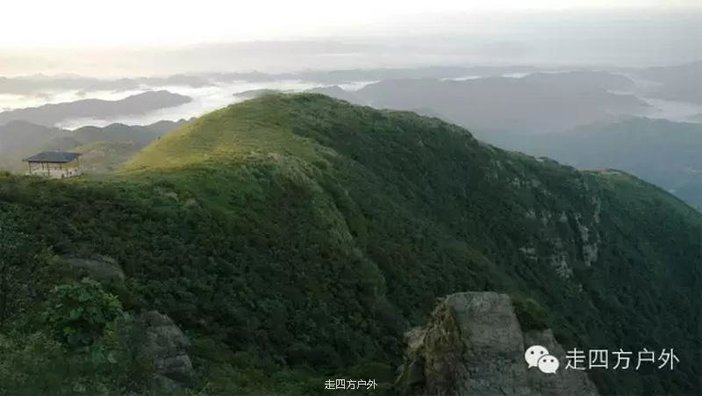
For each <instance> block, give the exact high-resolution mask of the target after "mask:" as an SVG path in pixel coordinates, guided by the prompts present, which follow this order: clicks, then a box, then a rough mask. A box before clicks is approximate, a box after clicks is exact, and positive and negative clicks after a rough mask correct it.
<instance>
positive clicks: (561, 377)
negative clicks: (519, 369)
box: [524, 329, 598, 396]
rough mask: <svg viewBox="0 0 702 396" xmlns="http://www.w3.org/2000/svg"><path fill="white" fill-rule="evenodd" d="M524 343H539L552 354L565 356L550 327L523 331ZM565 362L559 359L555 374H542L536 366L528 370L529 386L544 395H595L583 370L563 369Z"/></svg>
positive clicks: (593, 387)
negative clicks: (558, 366)
mask: <svg viewBox="0 0 702 396" xmlns="http://www.w3.org/2000/svg"><path fill="white" fill-rule="evenodd" d="M524 344H525V345H527V346H531V345H541V346H543V347H545V348H546V349H548V351H549V353H550V354H551V355H553V356H557V357H562V356H565V351H564V350H563V348H562V347H561V345H560V344H559V343H558V341H556V338H555V337H554V336H553V332H552V331H551V329H546V330H541V331H529V332H526V333H524ZM565 364H566V362H565V361H563V360H562V359H561V362H560V368H559V369H558V370H557V371H556V373H555V374H551V375H544V374H543V373H541V372H540V371H539V370H538V369H536V368H531V369H529V370H528V372H529V377H528V378H529V387H530V388H532V389H534V390H538V391H539V394H541V395H544V396H560V395H582V396H596V395H598V393H597V388H596V387H595V384H593V383H592V381H590V377H588V376H587V374H586V373H585V372H584V371H579V370H565V369H564V368H565Z"/></svg>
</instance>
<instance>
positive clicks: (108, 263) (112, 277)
mask: <svg viewBox="0 0 702 396" xmlns="http://www.w3.org/2000/svg"><path fill="white" fill-rule="evenodd" d="M63 259H64V261H65V262H66V263H67V264H68V267H69V268H70V269H71V271H72V272H74V273H75V275H76V277H83V276H88V277H90V278H93V279H95V280H97V281H99V282H109V281H123V280H124V272H123V271H122V268H121V267H120V266H119V264H118V263H117V261H116V260H115V259H113V258H111V257H107V256H101V255H93V256H91V257H64V258H63Z"/></svg>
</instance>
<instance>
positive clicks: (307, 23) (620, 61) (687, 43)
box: [0, 0, 702, 76]
mask: <svg viewBox="0 0 702 396" xmlns="http://www.w3.org/2000/svg"><path fill="white" fill-rule="evenodd" d="M0 15H1V17H0V76H16V75H27V74H34V73H42V74H50V75H54V74H64V73H73V74H82V75H94V76H134V75H165V74H173V73H184V72H210V71H214V72H226V71H248V70H254V69H255V70H261V71H290V70H300V69H310V68H311V69H332V68H372V67H414V66H426V65H476V64H481V65H485V64H490V65H494V64H532V65H559V64H569V65H574V64H577V65H608V66H612V65H615V66H632V65H634V66H636V65H658V64H676V63H684V62H690V61H696V60H700V59H701V58H702V55H701V54H702V0H429V1H427V0H402V1H382V0H354V1H344V2H342V1H335V0H286V1H271V0H252V1H232V0H229V1H217V0H194V1H180V0H101V1H97V0H62V1H58V0H47V1H40V0H21V1H16V0H3V1H2V2H1V3H0Z"/></svg>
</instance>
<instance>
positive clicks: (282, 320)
mask: <svg viewBox="0 0 702 396" xmlns="http://www.w3.org/2000/svg"><path fill="white" fill-rule="evenodd" d="M0 227H1V228H0V229H1V230H2V231H3V232H4V233H5V235H8V236H11V239H10V238H8V239H7V240H11V241H14V242H12V243H8V244H6V245H1V246H0V248H2V249H4V250H5V251H6V252H9V253H12V254H7V255H6V257H9V258H10V259H6V261H5V262H4V263H2V264H3V266H4V267H0V270H2V268H5V267H9V266H11V265H16V264H18V263H19V264H25V265H24V266H22V265H19V266H18V267H17V268H19V269H18V270H16V271H15V270H13V271H10V272H9V275H8V278H7V279H9V282H10V283H12V282H15V283H17V284H19V283H22V284H28V285H31V286H30V287H29V288H28V289H29V290H28V291H27V290H24V289H21V290H22V292H21V293H20V292H16V293H10V294H9V296H10V297H11V301H12V304H8V305H7V307H8V308H7V309H5V308H2V307H0V326H2V329H3V330H2V334H3V336H2V337H0V349H2V350H3V351H5V354H6V356H9V357H8V358H6V359H5V360H4V361H3V362H0V391H5V392H6V393H12V392H13V391H14V392H15V394H32V392H34V394H36V393H41V391H42V390H44V391H45V390H46V389H52V390H58V389H63V388H62V387H64V386H68V385H66V383H67V381H69V382H68V383H71V384H75V383H80V384H82V385H81V386H82V388H80V389H81V390H85V392H87V393H88V394H97V393H99V390H105V389H107V390H113V391H114V392H115V393H119V392H123V391H125V390H132V391H134V390H136V392H138V393H148V391H147V390H148V389H151V388H150V386H152V385H151V384H149V380H148V378H147V377H145V376H144V375H143V372H141V371H140V372H139V373H141V374H142V375H135V374H134V372H133V371H130V368H129V367H132V368H131V370H134V369H133V367H135V365H133V364H131V363H130V362H132V360H133V359H136V358H135V357H134V356H133V355H130V354H129V353H127V352H125V350H127V351H128V350H129V348H126V349H125V347H120V346H119V345H123V344H124V343H122V344H120V343H119V342H115V341H114V339H115V337H117V339H119V337H118V336H116V335H115V334H119V332H118V331H113V330H111V329H113V328H114V327H115V326H116V328H119V326H118V325H113V324H112V319H111V318H112V317H113V316H114V313H115V312H116V311H119V312H121V311H124V312H128V313H131V314H132V315H135V314H136V313H138V312H139V311H141V310H151V309H156V310H158V311H160V312H163V313H166V314H168V315H169V316H170V317H171V318H173V320H174V321H175V322H176V323H177V324H178V325H179V326H181V327H182V328H183V329H184V330H185V331H186V333H187V334H188V336H189V337H190V338H191V339H192V340H193V345H192V347H191V349H190V354H191V356H192V357H193V362H194V367H195V371H196V376H195V378H194V379H193V380H192V381H191V382H190V383H189V384H188V386H189V387H190V389H191V390H192V391H193V392H194V393H196V394H226V395H229V394H247V393H250V394H266V393H274V394H285V393H287V394H315V393H319V394H321V393H323V386H324V380H325V379H327V378H340V377H342V376H344V377H347V378H349V377H350V378H377V379H378V381H379V382H383V383H385V384H389V383H390V382H391V381H392V380H393V378H394V375H395V370H396V368H397V365H398V364H399V363H400V362H401V359H402V335H403V332H405V331H406V330H408V329H409V328H410V327H411V326H414V325H417V324H422V323H424V322H425V320H426V318H427V314H428V313H429V312H430V310H431V308H432V307H433V306H434V304H435V299H436V298H437V297H440V296H443V295H445V294H448V293H452V292H457V291H466V290H494V291H501V292H507V293H509V294H511V295H512V296H513V297H514V298H515V299H516V301H517V302H525V303H524V304H521V303H519V304H517V305H518V306H519V307H529V308H521V309H520V312H519V314H520V317H521V318H522V320H523V323H522V324H523V325H524V326H525V327H541V326H549V327H551V328H552V329H553V330H554V332H555V333H556V336H557V337H558V339H559V341H560V342H561V343H562V344H563V345H564V347H565V348H566V349H570V348H572V347H578V348H579V349H583V348H584V349H588V348H609V349H611V350H618V348H620V347H623V348H629V349H631V350H639V349H641V348H643V347H644V346H645V347H647V348H648V349H649V350H650V349H652V348H653V349H656V350H660V349H662V348H671V347H673V348H675V351H676V354H677V355H678V356H679V358H680V361H681V363H680V365H679V366H678V367H677V368H676V370H675V371H673V372H667V371H659V370H655V369H654V370H643V371H639V372H636V371H633V370H631V371H627V372H621V371H619V372H615V371H593V372H592V373H591V375H592V377H593V379H594V380H595V382H596V384H597V386H598V387H599V388H600V390H601V391H602V392H603V393H607V394H612V393H619V394H663V393H665V394H695V393H699V392H700V383H699V380H698V379H699V378H700V375H702V373H701V372H700V367H702V366H700V365H699V363H702V362H701V361H700V356H699V353H698V351H699V350H700V348H701V347H702V345H700V339H702V338H701V337H700V323H701V322H700V320H701V318H700V311H699V307H700V295H699V290H700V286H701V285H702V283H701V280H702V279H701V277H702V274H701V272H700V266H699V263H700V259H701V257H700V255H701V252H702V246H701V238H700V235H701V233H702V217H701V216H700V214H699V213H697V212H695V211H694V210H693V209H691V208H689V207H688V206H686V205H685V204H683V203H682V202H680V201H679V200H678V199H677V198H675V197H673V196H671V195H669V194H668V193H666V192H664V191H662V190H660V189H658V188H656V187H654V186H652V185H650V184H647V183H645V182H643V181H640V180H638V179H636V178H634V177H632V176H629V175H626V174H624V173H621V172H617V171H604V172H578V171H576V170H574V169H573V168H570V167H565V166H561V165H559V164H557V163H555V162H552V161H539V160H536V159H534V158H532V157H528V156H525V155H521V154H517V153H510V152H506V151H503V150H500V149H497V148H494V147H492V146H489V145H486V144H483V143H481V142H479V141H477V140H475V139H474V138H473V137H472V136H471V135H470V133H468V132H467V131H466V130H464V129H462V128H459V127H457V126H453V125H450V124H447V123H444V122H441V121H439V120H437V119H432V118H424V117H420V116H417V115H415V114H412V113H405V112H390V111H378V110H373V109H370V108H365V107H356V106H351V105H349V104H347V103H345V102H340V101H337V100H333V99H330V98H328V97H325V96H322V95H314V94H303V95H267V96H263V97H260V98H257V99H253V100H250V101H247V102H243V103H240V104H236V105H233V106H230V107H228V108H225V109H222V110H219V111H216V112H214V113H211V114H208V115H206V116H203V117H201V118H199V119H198V120H196V121H194V122H192V123H190V124H188V125H186V126H184V127H182V128H181V129H179V130H177V131H175V132H172V133H170V134H168V135H167V136H164V137H162V138H161V139H160V140H158V141H155V142H154V143H152V144H151V145H150V146H148V147H147V148H145V149H144V150H143V151H142V152H141V153H140V154H139V155H137V156H136V157H135V158H133V159H132V160H131V161H130V162H129V163H128V164H127V165H126V166H125V167H124V168H123V169H122V170H121V171H120V172H118V173H117V174H114V175H110V176H109V177H108V178H103V179H95V178H90V179H85V178H84V179H73V180H65V181H46V180H40V179H35V178H26V177H19V176H11V175H7V174H5V175H2V176H0ZM94 255H100V256H108V257H111V258H113V259H114V260H116V262H117V263H119V264H120V266H121V268H122V270H123V271H124V274H125V275H126V277H125V279H124V281H120V282H103V286H102V287H103V288H104V289H105V291H106V292H109V293H111V294H113V295H114V296H117V298H118V301H117V302H118V303H119V305H120V308H119V309H117V308H115V303H114V301H113V300H112V299H111V298H112V297H109V296H102V294H101V292H99V291H96V288H99V286H94V285H88V286H86V285H83V284H80V285H82V286H76V284H75V283H71V282H72V281H71V276H70V274H68V275H67V274H66V273H65V271H63V267H62V264H61V259H60V258H62V257H67V256H72V257H91V256H94ZM13 263H14V264H13ZM27 263H32V265H33V267H31V268H35V267H36V268H38V269H41V271H40V270H37V269H32V270H31V271H29V272H27V271H28V270H27V268H29V266H28V264H27ZM11 268H15V267H11ZM54 272H58V273H60V274H61V275H60V276H55V275H51V274H52V273H54ZM47 274H48V275H47ZM50 275H51V276H50ZM28 279H29V280H31V281H28ZM59 282H61V283H67V284H68V285H69V286H64V288H63V289H60V292H61V293H63V294H61V293H59V294H58V296H57V295H56V292H55V291H54V292H50V291H49V290H50V289H51V287H52V286H53V285H55V284H56V283H59ZM0 283H2V282H0ZM67 287H68V288H67ZM84 289H85V290H86V291H83V290H84ZM75 290H78V291H75ZM73 292H75V293H83V294H85V295H88V296H91V297H85V299H89V301H97V303H99V304H100V305H99V306H100V307H103V310H104V311H105V312H109V313H110V315H107V314H101V316H100V321H99V323H103V322H105V323H107V324H106V325H105V327H104V329H103V328H102V327H100V328H98V329H95V328H94V326H93V327H90V329H91V331H90V332H88V334H89V337H87V338H86V337H84V338H81V339H80V340H83V341H84V340H86V339H87V340H88V341H86V342H83V343H82V344H80V345H81V346H80V348H71V345H73V344H72V343H71V342H72V341H71V340H73V339H74V338H71V337H69V338H68V342H67V341H66V338H65V337H64V336H62V337H58V338H57V337H56V336H55V335H54V336H53V338H52V337H50V336H49V335H50V334H54V333H52V330H51V329H54V328H55V327H56V326H55V324H56V323H63V322H61V321H60V320H57V319H56V318H57V317H58V318H59V319H61V318H62V316H61V312H62V311H61V309H58V308H57V307H64V306H65V304H64V305H49V306H46V303H43V301H45V300H47V298H46V296H47V295H48V296H53V297H51V298H54V299H56V298H59V301H64V300H65V296H66V295H70V293H73ZM0 295H1V293H0ZM51 298H49V299H48V301H54V300H52V299H51ZM60 298H64V300H61V299H60ZM108 308H109V309H108ZM42 310H43V311H42ZM41 312H43V313H41ZM47 312H48V313H47ZM57 312H58V313H57ZM83 313H84V311H83V310H81V311H80V312H78V311H76V312H74V311H70V312H69V313H68V314H67V315H69V317H70V318H72V317H73V316H72V315H76V316H80V315H82V314H83ZM118 316H119V315H118ZM37 318H49V319H52V320H46V319H45V320H40V319H37ZM93 322H94V321H89V323H93ZM70 323H74V322H70ZM52 326H53V327H52ZM66 328H68V329H69V330H70V331H69V333H70V334H74V331H73V330H72V329H73V327H71V326H68V327H65V328H63V327H62V328H59V330H61V331H65V329H66ZM80 330H81V331H85V329H84V328H83V327H81V328H80ZM61 331H59V332H61ZM47 334H48V335H47ZM62 334H63V333H62ZM79 334H83V333H82V332H79ZM30 335H31V336H30ZM47 338H49V339H47ZM27 340H30V341H27ZM31 340H34V341H31ZM37 340H39V341H37ZM66 345H68V346H66ZM120 348H121V349H120ZM47 349H49V350H51V351H54V353H53V354H46V353H42V351H46V350H47ZM96 350H97V351H98V352H95V351H96ZM113 350H114V352H111V351H113ZM101 353H102V354H103V355H105V356H112V358H110V359H107V358H105V359H104V360H100V359H98V358H94V356H103V355H101ZM96 354H97V355H96ZM88 355H90V356H93V357H91V358H90V359H89V358H88V357H87V356H88ZM51 356H54V357H55V358H51ZM91 359H92V360H91ZM130 359H132V360H130ZM57 362H62V364H58V363H57ZM66 367H69V368H70V367H79V368H85V367H89V368H91V370H87V371H86V369H84V370H82V371H81V370H80V369H78V368H76V369H75V370H74V369H68V368H66ZM125 367H126V368H125ZM32 370H35V372H34V373H35V374H34V375H32V374H31V373H32ZM61 370H63V371H61ZM56 371H58V372H60V375H59V374H56V375H54V374H52V373H54V372H56ZM36 372H39V373H42V374H41V375H37V374H36ZM27 373H29V374H27ZM91 373H93V374H91ZM95 373H99V374H95ZM37 377H39V378H40V379H37ZM28 378H33V379H32V380H28ZM67 378H68V379H67ZM71 378H79V381H78V380H70V379H71ZM70 381H72V382H70ZM67 389H69V390H67V391H65V392H64V393H65V394H75V393H76V392H75V386H74V385H72V387H69V388H67ZM18 390H21V391H23V392H25V393H21V392H20V391H18ZM198 392H199V393H198ZM381 392H385V389H383V390H380V391H379V392H378V393H379V394H381ZM388 392H391V391H388ZM0 393H1V392H0ZM107 394H109V392H108V393H107Z"/></svg>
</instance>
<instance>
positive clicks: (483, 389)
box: [396, 292, 597, 396]
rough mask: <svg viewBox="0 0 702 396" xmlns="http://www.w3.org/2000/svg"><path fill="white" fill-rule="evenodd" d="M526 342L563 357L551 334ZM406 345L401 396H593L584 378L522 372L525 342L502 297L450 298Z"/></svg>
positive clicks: (530, 336) (409, 336)
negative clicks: (543, 347)
mask: <svg viewBox="0 0 702 396" xmlns="http://www.w3.org/2000/svg"><path fill="white" fill-rule="evenodd" d="M526 340H527V345H532V344H538V345H543V346H545V347H546V348H547V349H548V350H549V352H550V353H551V354H554V355H557V356H562V355H564V352H563V348H561V347H560V345H558V343H557V342H556V340H555V338H554V337H553V333H552V332H551V331H550V330H547V331H542V332H532V333H529V334H528V335H527V336H526ZM406 342H407V345H408V346H407V350H406V360H405V364H404V365H403V366H402V368H401V373H400V376H399V378H398V380H397V382H396V387H397V389H398V390H399V392H400V394H402V395H406V396H416V395H441V396H464V395H515V396H516V395H519V396H522V395H544V396H551V395H554V396H555V395H572V396H578V395H587V396H591V395H597V390H596V388H595V386H594V385H593V384H592V382H591V381H590V380H589V378H588V377H587V375H586V374H585V373H583V372H571V371H568V372H566V371H565V370H559V373H557V374H555V375H554V374H544V373H541V372H540V371H538V369H534V368H532V369H528V368H527V364H526V362H525V361H524V352H525V336H524V335H523V334H522V330H521V327H520V325H519V322H518V320H517V317H516V315H515V313H514V308H513V306H512V301H511V299H510V298H509V296H507V295H505V294H498V293H493V292H467V293H456V294H452V295H449V296H447V297H446V298H444V299H443V300H441V301H440V303H439V304H438V306H437V307H436V309H435V310H434V312H433V313H432V315H431V318H430V320H429V323H428V324H427V325H426V326H425V327H423V328H414V329H412V330H410V331H409V332H408V333H407V334H406ZM561 368H562V367H561Z"/></svg>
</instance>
